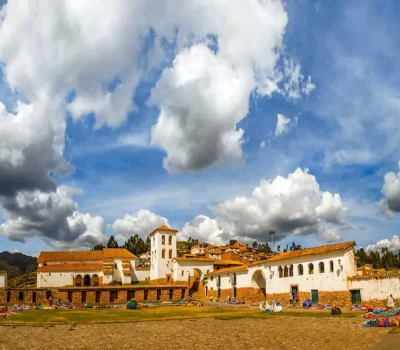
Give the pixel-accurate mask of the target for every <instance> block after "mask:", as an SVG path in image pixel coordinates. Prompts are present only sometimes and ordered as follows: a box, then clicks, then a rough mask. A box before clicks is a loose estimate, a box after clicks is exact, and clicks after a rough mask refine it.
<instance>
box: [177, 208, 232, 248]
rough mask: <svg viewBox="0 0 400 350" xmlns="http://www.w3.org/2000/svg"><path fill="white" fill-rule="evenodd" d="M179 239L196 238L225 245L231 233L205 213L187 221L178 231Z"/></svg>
mask: <svg viewBox="0 0 400 350" xmlns="http://www.w3.org/2000/svg"><path fill="white" fill-rule="evenodd" d="M179 237H180V239H186V240H187V239H189V238H197V239H198V240H199V241H200V242H208V243H213V244H218V245H225V244H227V242H228V241H229V239H230V238H233V235H230V234H227V233H225V232H224V231H223V230H222V229H221V228H220V226H219V223H218V221H217V220H215V219H211V218H209V217H208V216H205V215H199V216H196V217H195V218H194V219H193V220H192V221H191V222H187V223H186V224H185V225H184V226H183V228H182V230H180V232H179Z"/></svg>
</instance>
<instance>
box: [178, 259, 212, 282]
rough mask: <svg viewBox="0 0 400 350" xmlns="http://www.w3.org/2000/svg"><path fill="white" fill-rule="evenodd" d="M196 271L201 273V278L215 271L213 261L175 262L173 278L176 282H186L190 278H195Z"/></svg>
mask: <svg viewBox="0 0 400 350" xmlns="http://www.w3.org/2000/svg"><path fill="white" fill-rule="evenodd" d="M194 269H199V270H200V271H201V278H203V276H204V274H206V273H209V272H212V271H213V263H212V262H211V261H189V260H186V261H177V260H174V262H173V278H174V281H182V282H186V281H187V280H188V278H189V275H190V276H194Z"/></svg>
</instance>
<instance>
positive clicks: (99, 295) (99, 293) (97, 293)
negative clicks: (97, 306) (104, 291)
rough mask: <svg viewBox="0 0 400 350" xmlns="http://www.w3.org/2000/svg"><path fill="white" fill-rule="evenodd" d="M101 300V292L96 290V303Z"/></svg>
mask: <svg viewBox="0 0 400 350" xmlns="http://www.w3.org/2000/svg"><path fill="white" fill-rule="evenodd" d="M100 301H101V292H100V291H99V290H96V303H100Z"/></svg>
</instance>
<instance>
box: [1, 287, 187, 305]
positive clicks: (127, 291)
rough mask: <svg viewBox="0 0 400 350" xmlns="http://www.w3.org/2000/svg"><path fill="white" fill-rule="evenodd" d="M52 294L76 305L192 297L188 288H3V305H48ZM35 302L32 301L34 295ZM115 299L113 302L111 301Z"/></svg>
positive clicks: (55, 297) (55, 298)
mask: <svg viewBox="0 0 400 350" xmlns="http://www.w3.org/2000/svg"><path fill="white" fill-rule="evenodd" d="M50 293H51V295H52V297H53V298H54V300H57V299H60V300H61V301H62V302H66V301H71V302H72V303H73V304H82V303H86V304H95V303H96V302H99V303H101V304H110V303H125V302H127V301H129V300H131V299H135V300H138V301H167V300H180V299H182V298H187V297H188V296H189V294H188V290H187V287H186V286H174V285H171V286H169V287H162V288H161V287H160V288H157V287H145V288H138V287H136V286H135V287H134V288H132V286H130V288H129V287H128V288H110V289H108V288H107V289H105V288H93V287H92V288H74V289H68V288H60V289H56V288H51V289H27V288H25V289H22V288H21V289H5V288H2V289H0V305H6V304H47V303H48V298H47V296H48V295H49V294H50ZM34 294H35V295H36V301H35V302H33V296H34ZM112 300H113V301H112Z"/></svg>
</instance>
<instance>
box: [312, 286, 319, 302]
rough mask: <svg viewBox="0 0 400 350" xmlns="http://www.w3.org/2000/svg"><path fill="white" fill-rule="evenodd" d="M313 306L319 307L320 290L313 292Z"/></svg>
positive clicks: (313, 290)
mask: <svg viewBox="0 0 400 350" xmlns="http://www.w3.org/2000/svg"><path fill="white" fill-rule="evenodd" d="M311 304H312V306H316V305H318V290H317V289H312V290H311Z"/></svg>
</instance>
